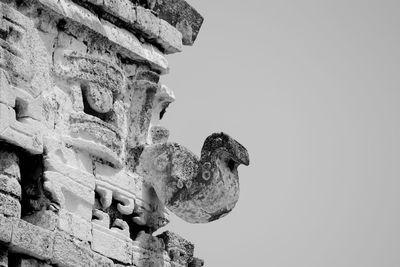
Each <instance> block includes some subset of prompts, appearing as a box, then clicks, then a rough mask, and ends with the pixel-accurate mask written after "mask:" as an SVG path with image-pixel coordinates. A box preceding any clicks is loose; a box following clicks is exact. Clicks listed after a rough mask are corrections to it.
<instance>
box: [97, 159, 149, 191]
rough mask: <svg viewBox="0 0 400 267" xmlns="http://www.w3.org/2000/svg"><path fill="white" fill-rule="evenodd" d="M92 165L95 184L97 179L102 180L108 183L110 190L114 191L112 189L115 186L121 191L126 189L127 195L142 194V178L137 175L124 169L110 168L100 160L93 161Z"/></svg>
mask: <svg viewBox="0 0 400 267" xmlns="http://www.w3.org/2000/svg"><path fill="white" fill-rule="evenodd" d="M94 166H95V170H96V182H97V184H99V183H98V182H99V181H102V182H104V184H109V185H110V186H109V188H110V189H111V190H112V191H116V190H113V188H114V187H116V188H118V189H120V190H121V191H126V192H127V195H136V196H141V195H142V180H141V179H140V177H138V176H137V175H134V174H128V173H127V172H126V171H124V170H119V169H116V168H112V167H110V166H108V165H105V164H101V163H100V162H94ZM105 186H106V185H105ZM106 187H107V186H106Z"/></svg>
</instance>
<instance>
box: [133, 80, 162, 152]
mask: <svg viewBox="0 0 400 267" xmlns="http://www.w3.org/2000/svg"><path fill="white" fill-rule="evenodd" d="M128 88H129V90H130V91H131V92H132V93H131V94H132V96H131V99H132V100H133V101H132V102H131V105H130V108H129V114H128V121H129V127H128V147H129V148H134V147H136V146H139V145H143V144H145V143H146V141H147V137H148V131H149V127H150V121H151V116H152V113H153V104H154V98H155V95H156V93H157V91H158V90H159V89H158V88H159V85H157V84H155V83H152V82H149V81H146V80H138V81H131V82H130V83H128Z"/></svg>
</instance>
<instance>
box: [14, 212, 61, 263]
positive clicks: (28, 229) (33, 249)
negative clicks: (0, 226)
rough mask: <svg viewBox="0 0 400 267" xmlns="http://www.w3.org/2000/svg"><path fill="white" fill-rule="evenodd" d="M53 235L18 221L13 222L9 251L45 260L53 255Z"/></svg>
mask: <svg viewBox="0 0 400 267" xmlns="http://www.w3.org/2000/svg"><path fill="white" fill-rule="evenodd" d="M53 239H54V234H53V233H52V232H50V231H48V230H45V229H43V228H41V227H39V226H35V225H33V224H30V223H28V222H25V221H23V220H20V219H14V220H13V230H12V238H11V246H10V248H11V250H12V251H13V252H17V253H22V254H26V255H30V256H32V257H35V258H38V259H42V260H47V259H51V258H52V255H53Z"/></svg>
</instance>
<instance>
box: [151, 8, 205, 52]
mask: <svg viewBox="0 0 400 267" xmlns="http://www.w3.org/2000/svg"><path fill="white" fill-rule="evenodd" d="M153 10H154V11H155V12H157V13H158V15H159V16H160V18H161V19H163V20H165V21H168V22H169V23H170V24H171V25H174V26H175V27H176V28H177V29H178V30H179V31H180V32H181V33H182V36H183V44H184V45H192V44H193V43H194V41H195V40H196V38H197V35H198V33H199V31H200V28H201V25H202V24H203V20H204V19H203V17H202V16H201V15H200V14H199V13H198V12H197V11H196V10H195V9H194V8H193V7H191V6H190V5H189V4H188V3H187V2H186V1H185V0H160V1H154V7H153Z"/></svg>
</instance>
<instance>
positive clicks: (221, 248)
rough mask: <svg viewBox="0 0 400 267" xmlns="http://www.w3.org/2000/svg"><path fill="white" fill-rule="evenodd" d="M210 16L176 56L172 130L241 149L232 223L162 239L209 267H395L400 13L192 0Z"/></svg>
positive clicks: (394, 7)
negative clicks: (219, 137) (215, 135)
mask: <svg viewBox="0 0 400 267" xmlns="http://www.w3.org/2000/svg"><path fill="white" fill-rule="evenodd" d="M188 1H189V3H191V4H192V5H193V6H194V7H196V9H197V10H198V11H199V12H200V13H201V14H202V15H203V16H204V17H205V22H204V24H203V27H202V29H201V32H200V34H199V37H198V39H197V41H196V43H195V45H194V46H193V47H186V48H185V51H184V52H183V53H181V54H176V55H171V56H168V59H169V60H170V66H171V72H170V74H168V75H167V76H164V77H163V78H162V82H163V83H164V84H166V85H168V86H169V87H170V88H171V89H173V90H174V91H175V94H176V97H177V101H176V102H175V103H174V104H173V105H171V107H170V108H169V109H168V111H167V113H166V116H165V119H164V120H163V124H164V125H165V126H166V127H168V128H169V129H170V131H171V138H170V140H171V141H176V142H179V143H180V144H182V145H185V146H187V147H188V148H190V149H191V150H192V151H194V152H196V153H198V154H199V153H200V149H201V146H202V144H203V141H204V139H205V138H206V137H207V136H208V135H209V134H211V133H212V132H218V131H224V132H226V133H228V134H230V135H231V136H232V137H234V138H236V139H237V140H238V141H239V142H240V143H242V144H243V145H244V146H246V147H247V148H248V150H249V152H250V159H251V165H250V166H249V167H245V166H241V167H239V174H240V182H241V198H240V200H239V202H238V204H237V206H236V208H235V209H234V210H233V211H232V213H230V214H229V215H228V216H226V217H225V218H223V219H221V220H219V221H217V222H214V223H210V224H205V225H191V224H188V223H185V222H183V221H181V220H180V219H178V218H172V221H171V223H170V224H169V226H167V229H171V230H173V231H176V232H178V233H179V234H180V235H182V236H183V237H185V238H187V239H189V240H191V241H193V242H194V243H195V244H196V254H197V256H198V257H200V258H203V259H205V260H206V266H208V267H225V266H226V267H247V266H251V267H252V266H262V267H264V266H265V267H399V266H400V118H399V117H400V51H399V50H400V1H399V0H375V1H371V0H329V1H328V0H273V1H271V0H248V1H237V0H218V1H196V0H188Z"/></svg>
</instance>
